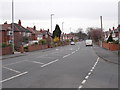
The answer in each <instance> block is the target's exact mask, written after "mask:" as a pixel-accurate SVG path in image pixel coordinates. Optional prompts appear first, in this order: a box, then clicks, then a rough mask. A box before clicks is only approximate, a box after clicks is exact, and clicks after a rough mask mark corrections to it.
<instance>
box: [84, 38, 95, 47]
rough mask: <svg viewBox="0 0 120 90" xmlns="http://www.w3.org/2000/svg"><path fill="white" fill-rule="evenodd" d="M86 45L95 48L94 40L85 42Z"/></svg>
mask: <svg viewBox="0 0 120 90" xmlns="http://www.w3.org/2000/svg"><path fill="white" fill-rule="evenodd" d="M85 45H86V46H93V42H92V40H91V39H88V40H86V41H85Z"/></svg>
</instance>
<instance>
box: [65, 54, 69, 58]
mask: <svg viewBox="0 0 120 90" xmlns="http://www.w3.org/2000/svg"><path fill="white" fill-rule="evenodd" d="M70 55H71V54H67V55H65V56H63V58H65V57H68V56H70Z"/></svg>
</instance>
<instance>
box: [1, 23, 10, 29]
mask: <svg viewBox="0 0 120 90" xmlns="http://www.w3.org/2000/svg"><path fill="white" fill-rule="evenodd" d="M0 30H11V24H0Z"/></svg>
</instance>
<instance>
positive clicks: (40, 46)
mask: <svg viewBox="0 0 120 90" xmlns="http://www.w3.org/2000/svg"><path fill="white" fill-rule="evenodd" d="M47 48H48V45H31V46H28V52H31V51H36V50H41V49H47Z"/></svg>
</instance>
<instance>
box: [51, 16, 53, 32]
mask: <svg viewBox="0 0 120 90" xmlns="http://www.w3.org/2000/svg"><path fill="white" fill-rule="evenodd" d="M53 15H54V14H51V33H52V16H53Z"/></svg>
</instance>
